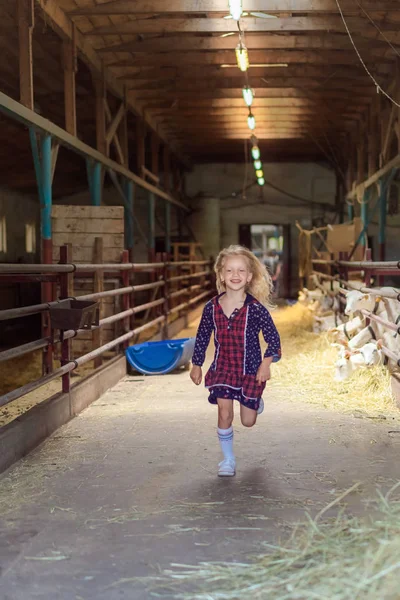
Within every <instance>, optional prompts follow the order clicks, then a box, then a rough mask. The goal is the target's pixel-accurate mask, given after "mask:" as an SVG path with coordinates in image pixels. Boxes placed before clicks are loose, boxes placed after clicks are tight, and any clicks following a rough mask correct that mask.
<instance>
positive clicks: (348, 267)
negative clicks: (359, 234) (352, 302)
mask: <svg viewBox="0 0 400 600" xmlns="http://www.w3.org/2000/svg"><path fill="white" fill-rule="evenodd" d="M312 262H313V265H315V266H317V267H318V266H320V267H321V266H324V267H325V268H328V269H329V270H330V271H331V273H330V274H328V273H322V272H321V271H318V270H314V271H313V272H312V274H313V275H316V276H317V277H319V278H320V279H325V280H327V281H330V282H331V290H332V291H333V289H334V287H333V286H334V282H335V281H336V282H338V283H340V285H341V286H342V287H341V288H340V289H339V292H340V293H342V294H345V293H346V292H347V290H358V291H360V292H363V293H365V294H370V295H371V296H376V297H377V299H378V298H385V299H387V300H392V301H393V300H394V301H397V302H398V303H399V306H398V319H397V320H396V322H391V321H387V320H386V319H382V318H381V317H379V316H378V315H376V314H374V312H373V311H369V310H362V311H361V313H362V314H363V316H364V317H366V319H367V323H368V322H369V321H375V322H376V323H379V324H380V325H381V326H382V327H383V328H384V329H387V330H388V331H391V332H392V333H394V335H395V336H397V335H399V334H400V326H399V324H398V322H399V321H400V289H397V288H393V289H391V290H390V289H386V290H384V291H382V290H381V288H380V287H377V288H373V287H371V279H372V277H373V276H375V277H377V278H378V281H382V279H383V277H385V276H391V277H399V278H400V261H386V262H385V261H372V260H366V261H349V260H333V259H332V260H322V259H315V260H313V261H312ZM360 270H361V271H363V272H364V283H365V285H364V286H361V287H360V286H359V285H358V286H357V285H354V283H352V281H351V280H349V274H350V273H351V272H354V271H357V272H359V271H360ZM341 300H342V302H341V304H342V306H343V305H344V304H346V301H345V300H344V299H341ZM399 340H400V337H399ZM381 350H382V353H383V354H384V355H385V356H386V357H387V358H388V359H389V358H390V359H391V360H393V361H394V362H395V363H396V365H397V366H398V367H400V355H399V354H396V353H395V352H393V350H391V349H389V348H387V347H386V346H383V345H382V346H381Z"/></svg>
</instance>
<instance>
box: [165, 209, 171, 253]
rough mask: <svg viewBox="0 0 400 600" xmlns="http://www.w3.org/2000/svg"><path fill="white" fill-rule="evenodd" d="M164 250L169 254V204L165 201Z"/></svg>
mask: <svg viewBox="0 0 400 600" xmlns="http://www.w3.org/2000/svg"><path fill="white" fill-rule="evenodd" d="M165 252H166V253H167V254H171V204H170V203H169V202H168V201H167V200H166V201H165Z"/></svg>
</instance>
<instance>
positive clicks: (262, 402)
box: [257, 398, 264, 415]
mask: <svg viewBox="0 0 400 600" xmlns="http://www.w3.org/2000/svg"><path fill="white" fill-rule="evenodd" d="M263 411H264V400H263V399H262V398H261V400H260V404H259V406H258V410H257V414H258V415H261V413H262V412H263Z"/></svg>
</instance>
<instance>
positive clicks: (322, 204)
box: [220, 181, 338, 212]
mask: <svg viewBox="0 0 400 600" xmlns="http://www.w3.org/2000/svg"><path fill="white" fill-rule="evenodd" d="M256 185H258V184H257V182H253V183H250V184H249V185H248V186H246V191H247V190H249V189H250V188H252V187H254V186H256ZM265 185H266V186H268V187H270V188H272V189H273V190H274V191H276V192H279V193H280V194H283V195H284V196H287V197H288V198H292V199H293V200H297V201H298V202H301V203H302V204H305V205H308V206H314V207H320V208H324V209H326V210H329V211H332V212H336V210H338V209H337V208H336V206H334V205H331V204H328V203H325V202H315V201H314V200H310V199H308V198H302V197H301V196H297V195H296V194H292V193H291V192H287V191H286V190H283V189H282V188H280V187H278V186H277V185H274V184H273V183H271V182H270V181H266V182H265ZM241 191H242V190H238V191H235V192H232V193H231V194H229V196H222V197H221V198H220V200H232V199H233V198H235V197H237V196H239V194H240V192H241ZM256 204H259V203H258V202H256ZM268 204H271V205H273V206H285V207H296V204H283V203H282V202H276V203H274V202H270V201H268ZM241 206H251V204H244V205H243V204H242V205H241Z"/></svg>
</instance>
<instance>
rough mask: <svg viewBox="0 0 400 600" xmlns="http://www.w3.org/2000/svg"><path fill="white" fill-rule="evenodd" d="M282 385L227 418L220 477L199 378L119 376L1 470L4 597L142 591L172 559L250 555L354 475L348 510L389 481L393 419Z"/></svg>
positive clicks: (138, 596) (0, 587)
mask: <svg viewBox="0 0 400 600" xmlns="http://www.w3.org/2000/svg"><path fill="white" fill-rule="evenodd" d="M188 333H190V332H188ZM280 394H281V395H280V396H277V395H276V393H275V392H274V396H273V397H272V396H268V394H266V395H265V398H266V399H267V402H266V404H267V406H266V410H265V413H264V414H263V415H262V416H261V417H260V419H259V422H258V424H257V426H256V427H255V428H254V429H252V430H247V429H243V428H242V427H241V426H240V425H239V424H238V423H236V429H235V447H236V453H237V459H238V474H237V476H236V477H235V478H233V479H218V478H217V477H216V467H217V463H218V461H219V460H220V454H219V448H218V443H217V439H216V433H215V426H216V409H215V407H212V406H210V405H209V404H208V402H207V400H206V393H205V390H204V388H203V387H199V388H196V387H195V386H194V385H193V384H191V382H190V381H189V374H188V372H187V371H183V372H181V373H179V374H172V375H168V376H163V377H151V378H150V377H149V378H144V377H139V376H135V377H126V378H125V379H124V380H123V381H121V382H120V383H119V384H118V385H117V386H116V387H114V388H113V389H112V390H110V391H109V392H108V393H107V394H105V395H104V396H103V397H102V398H100V399H99V400H98V401H97V402H95V403H94V404H93V405H91V407H90V408H89V409H87V410H86V411H85V412H83V413H82V414H81V415H80V416H79V417H77V418H76V419H75V420H73V421H71V422H70V423H69V424H68V425H66V426H65V427H63V428H61V429H60V430H59V431H57V432H56V434H55V435H53V436H52V437H51V438H50V439H48V440H47V441H46V442H45V443H44V444H43V445H42V446H41V447H40V448H38V449H37V450H36V451H34V452H33V453H32V454H31V455H29V456H28V457H27V458H25V459H24V460H22V461H20V462H19V463H18V464H16V465H15V466H14V467H12V468H11V469H10V470H9V471H8V472H7V473H5V474H4V475H3V476H2V477H1V478H0V514H1V521H0V566H1V575H0V599H1V600H28V599H29V600H31V599H32V600H33V599H39V598H40V599H49V600H50V599H51V600H57V599H62V600H82V599H83V600H89V599H93V600H95V599H96V600H103V599H104V600H114V599H117V598H118V599H120V598H127V599H129V600H142V599H147V598H151V597H153V596H152V595H151V591H152V590H153V591H154V589H155V588H154V582H152V581H151V579H150V580H149V579H148V576H150V577H151V576H155V575H157V574H159V572H160V569H164V568H168V566H169V565H170V564H171V563H174V562H179V563H185V564H197V563H198V562H200V561H204V560H221V559H223V560H236V561H243V560H247V559H248V557H249V556H251V554H254V553H257V552H259V550H260V545H259V543H260V542H262V541H276V540H277V539H279V538H280V537H282V536H283V537H285V535H287V533H288V531H289V530H290V523H292V522H293V521H294V520H299V519H301V518H302V516H303V515H304V511H305V510H309V511H311V512H312V513H315V512H317V511H319V510H320V509H321V508H323V507H324V506H326V505H327V504H328V503H329V502H330V501H332V499H333V498H334V497H335V496H336V495H338V494H340V493H341V492H342V491H343V490H345V489H347V488H349V487H350V486H351V485H352V484H353V483H354V482H355V481H362V482H363V485H362V488H361V489H360V490H358V491H357V492H355V493H354V494H352V495H350V496H349V497H348V498H347V499H346V502H347V505H348V510H349V511H352V512H359V511H362V510H363V509H364V501H365V499H366V498H367V497H368V496H370V495H371V494H372V493H373V490H375V488H376V487H377V485H378V486H382V487H383V488H384V489H387V488H388V487H391V485H392V484H393V483H395V482H396V481H397V480H398V473H399V470H398V450H399V443H400V435H396V434H392V433H389V431H391V430H395V429H397V428H396V427H395V426H390V424H388V422H383V423H380V422H374V421H372V422H371V421H368V420H364V419H363V420H360V419H355V418H353V417H349V416H344V415H339V414H336V413H331V412H328V411H326V410H316V409H315V408H311V407H308V406H306V405H302V404H295V403H293V402H290V401H288V399H287V398H285V395H284V393H281V392H280ZM399 429H400V427H399ZM398 440H399V441H398ZM156 591H157V593H158V594H159V595H160V596H161V597H163V598H164V597H165V598H173V597H174V595H173V593H172V592H171V591H168V589H167V588H165V587H162V588H156Z"/></svg>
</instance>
